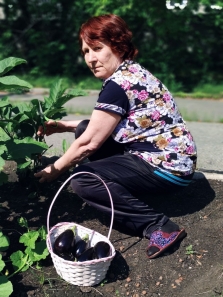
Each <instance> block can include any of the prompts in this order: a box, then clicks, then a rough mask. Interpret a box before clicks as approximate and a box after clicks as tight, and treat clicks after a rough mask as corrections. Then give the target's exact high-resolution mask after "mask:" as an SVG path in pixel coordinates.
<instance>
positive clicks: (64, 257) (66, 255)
mask: <svg viewBox="0 0 223 297" xmlns="http://www.w3.org/2000/svg"><path fill="white" fill-rule="evenodd" d="M58 256H59V257H61V258H63V259H64V260H66V261H72V262H73V261H75V258H74V256H73V254H72V253H69V254H58Z"/></svg>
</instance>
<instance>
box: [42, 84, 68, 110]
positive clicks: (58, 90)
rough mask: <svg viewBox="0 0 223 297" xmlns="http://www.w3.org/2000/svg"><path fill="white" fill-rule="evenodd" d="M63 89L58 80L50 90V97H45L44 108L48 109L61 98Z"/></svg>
mask: <svg viewBox="0 0 223 297" xmlns="http://www.w3.org/2000/svg"><path fill="white" fill-rule="evenodd" d="M64 91H65V89H63V87H62V80H61V79H59V80H58V81H56V82H55V83H53V85H52V86H51V88H50V95H49V97H45V98H44V99H45V100H44V101H45V107H46V108H50V107H51V106H52V105H53V104H54V103H55V102H56V101H57V98H58V97H60V96H62V95H63V93H64Z"/></svg>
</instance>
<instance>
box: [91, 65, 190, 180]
mask: <svg viewBox="0 0 223 297" xmlns="http://www.w3.org/2000/svg"><path fill="white" fill-rule="evenodd" d="M109 81H113V82H115V83H116V84H117V85H119V86H120V88H122V89H123V90H124V91H125V94H126V96H127V99H128V100H129V104H128V106H129V110H124V109H123V108H122V106H121V103H120V106H115V105H114V104H109V103H108V102H106V103H103V102H100V103H99V102H98V103H96V108H97V109H100V108H101V109H103V110H108V111H115V112H119V113H120V115H121V116H122V120H121V121H120V123H119V124H118V125H117V127H116V129H115V130H114V132H113V138H114V139H115V140H116V141H117V142H120V143H125V144H126V147H127V148H128V145H129V148H130V149H129V152H130V153H132V154H136V155H137V156H139V157H140V158H143V159H144V160H145V161H146V162H149V163H150V164H151V165H152V166H154V167H158V168H159V169H161V170H165V171H168V172H170V173H172V174H175V175H188V174H191V173H193V172H194V170H195V166H196V145H195V142H194V140H193V137H192V135H191V133H190V131H189V130H188V128H187V126H186V123H185V122H184V120H183V118H182V116H181V114H180V112H179V110H178V108H177V105H176V102H175V100H174V98H173V97H172V95H171V93H170V92H169V91H168V89H167V88H166V87H165V86H164V85H163V84H162V83H161V82H160V81H159V80H158V79H157V78H156V77H154V76H153V75H152V74H151V73H150V72H149V71H148V70H146V69H145V68H144V67H142V66H141V65H140V64H138V63H136V62H134V61H124V62H123V63H122V64H121V65H120V66H119V68H118V69H117V70H116V71H115V72H114V73H113V75H112V76H110V77H109V78H108V79H106V80H105V81H104V83H103V86H102V91H103V89H105V88H106V86H107V85H108V82H109ZM131 144H137V145H138V146H140V144H143V146H142V147H144V148H145V147H146V144H148V148H149V147H151V145H152V147H153V149H152V150H150V149H145V150H144V151H143V150H141V149H140V150H137V149H131Z"/></svg>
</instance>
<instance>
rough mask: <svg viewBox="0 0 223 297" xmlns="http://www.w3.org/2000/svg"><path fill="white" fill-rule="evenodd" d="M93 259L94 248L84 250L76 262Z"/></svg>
mask: <svg viewBox="0 0 223 297" xmlns="http://www.w3.org/2000/svg"><path fill="white" fill-rule="evenodd" d="M93 258H94V248H93V247H90V248H88V249H86V250H85V251H84V252H83V253H82V254H81V255H80V256H79V257H77V262H84V261H90V260H92V259H93Z"/></svg>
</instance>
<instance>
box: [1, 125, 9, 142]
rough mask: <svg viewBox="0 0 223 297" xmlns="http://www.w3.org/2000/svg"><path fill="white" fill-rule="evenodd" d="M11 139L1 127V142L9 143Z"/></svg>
mask: <svg viewBox="0 0 223 297" xmlns="http://www.w3.org/2000/svg"><path fill="white" fill-rule="evenodd" d="M9 139H10V137H9V136H8V134H7V133H6V132H5V131H4V130H3V129H2V128H1V127H0V141H7V140H9ZM0 145H1V146H2V145H3V144H2V143H0Z"/></svg>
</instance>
